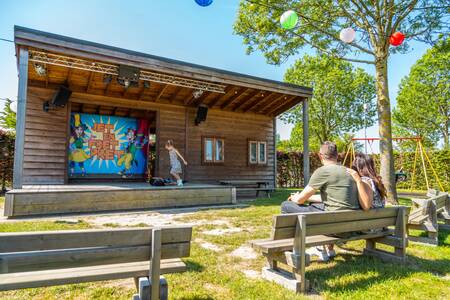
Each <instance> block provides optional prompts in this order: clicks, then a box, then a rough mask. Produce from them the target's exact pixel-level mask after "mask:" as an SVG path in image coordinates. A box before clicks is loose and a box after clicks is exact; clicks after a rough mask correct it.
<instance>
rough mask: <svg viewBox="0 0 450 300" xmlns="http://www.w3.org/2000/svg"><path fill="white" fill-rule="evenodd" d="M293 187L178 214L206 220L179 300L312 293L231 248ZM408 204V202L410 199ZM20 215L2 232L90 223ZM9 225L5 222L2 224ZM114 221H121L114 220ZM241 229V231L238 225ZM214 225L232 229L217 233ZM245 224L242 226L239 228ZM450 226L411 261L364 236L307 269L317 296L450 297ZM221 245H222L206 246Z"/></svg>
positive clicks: (117, 294) (89, 287)
mask: <svg viewBox="0 0 450 300" xmlns="http://www.w3.org/2000/svg"><path fill="white" fill-rule="evenodd" d="M290 192H291V191H279V192H276V193H275V194H274V196H273V197H272V199H259V200H258V201H256V202H254V203H251V204H250V206H249V207H247V208H236V209H220V210H207V211H199V212H196V213H193V214H188V215H185V216H184V217H183V218H182V219H178V221H180V220H181V221H184V222H186V223H189V222H196V224H200V225H197V226H195V227H194V235H193V239H194V241H193V243H192V251H191V256H190V258H188V259H186V260H185V261H186V262H187V264H188V271H187V272H185V273H182V274H171V275H167V276H166V278H167V279H168V282H169V297H170V298H171V299H205V300H206V299H305V298H310V297H311V295H308V296H301V295H296V294H294V293H292V292H290V291H288V290H286V289H284V288H282V287H280V286H278V285H276V284H273V283H270V282H267V281H265V280H262V279H260V278H249V277H247V276H246V275H245V274H244V272H247V273H251V271H253V273H251V274H253V275H255V274H256V275H257V274H259V272H260V270H261V268H262V267H263V266H264V263H265V262H264V260H263V258H262V257H261V256H260V255H257V256H256V258H255V259H244V258H242V257H236V256H232V255H231V253H232V252H233V251H234V250H236V249H238V248H239V247H241V246H243V245H245V244H246V243H247V242H248V241H249V240H253V239H259V238H266V237H268V236H269V232H270V227H271V220H272V215H274V214H278V213H279V211H280V209H279V205H280V203H281V202H282V201H283V199H285V198H286V197H287V195H288V194H289V193H290ZM402 203H405V204H406V203H408V201H407V199H402ZM25 223H26V222H15V223H11V224H8V225H0V231H5V230H7V231H22V230H50V229H67V228H71V229H83V228H87V227H89V224H87V223H86V222H79V223H74V224H72V223H71V224H67V223H56V222H42V221H41V222H36V224H25ZM2 226H3V227H2ZM111 226H112V227H114V226H113V225H111ZM233 229H234V230H233ZM211 230H225V231H226V230H229V232H228V233H225V234H222V235H211V234H208V231H211ZM238 230H240V231H238ZM449 233H450V232H445V231H444V232H441V233H440V235H439V240H440V246H438V247H429V246H421V245H417V244H412V243H411V244H410V246H409V247H408V249H407V254H408V262H407V264H406V265H398V264H391V263H383V262H381V261H380V260H378V259H376V258H372V257H365V256H362V255H361V251H362V249H363V242H352V243H348V244H346V245H345V248H346V252H345V253H344V252H343V250H341V249H338V252H339V250H340V254H339V255H338V256H337V257H336V258H335V259H334V261H332V262H328V263H317V262H316V263H312V264H311V266H309V267H307V272H306V276H307V278H308V279H309V280H311V282H314V283H315V289H316V290H315V295H313V296H315V297H319V298H325V299H446V298H447V297H448V295H449V294H450V275H449V273H450V236H449ZM205 245H214V246H215V247H216V250H218V251H213V250H209V249H205V248H204V246H205ZM133 293H135V290H134V287H133V284H132V279H129V280H124V281H109V282H100V283H88V284H79V285H67V286H61V287H50V288H41V289H29V290H22V291H12V292H5V293H0V298H1V299H130V298H131V295H132V294H133Z"/></svg>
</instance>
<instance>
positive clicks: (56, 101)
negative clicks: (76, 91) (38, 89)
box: [44, 85, 72, 111]
mask: <svg viewBox="0 0 450 300" xmlns="http://www.w3.org/2000/svg"><path fill="white" fill-rule="evenodd" d="M70 95H72V91H71V90H70V89H69V88H68V87H66V86H63V85H62V86H60V87H59V89H58V90H57V91H56V93H55V95H53V98H52V100H51V101H47V102H45V103H44V111H48V110H49V109H50V108H55V107H64V106H66V104H67V102H69V98H70Z"/></svg>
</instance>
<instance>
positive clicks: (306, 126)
mask: <svg viewBox="0 0 450 300" xmlns="http://www.w3.org/2000/svg"><path fill="white" fill-rule="evenodd" d="M308 101H309V99H308V98H306V99H303V185H304V186H306V185H307V184H308V182H309V115H308V104H309V103H308Z"/></svg>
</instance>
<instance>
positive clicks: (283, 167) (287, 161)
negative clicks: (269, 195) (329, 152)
mask: <svg viewBox="0 0 450 300" xmlns="http://www.w3.org/2000/svg"><path fill="white" fill-rule="evenodd" d="M344 156H345V153H340V154H339V158H338V160H339V161H342V160H343V158H344ZM373 156H374V161H375V162H376V163H377V167H378V169H379V160H380V159H379V155H378V154H376V155H373ZM428 156H429V158H430V161H431V163H432V164H433V167H434V169H435V171H436V173H437V175H438V177H439V180H440V181H441V183H442V185H443V187H444V189H445V190H447V191H448V190H450V150H439V151H429V152H428ZM394 157H395V169H396V170H400V169H401V168H402V169H403V172H405V173H406V174H407V180H406V181H405V182H399V183H398V185H397V187H398V188H403V189H409V188H410V186H411V177H412V173H413V165H414V153H410V152H408V153H403V154H400V153H394ZM309 160H310V169H311V173H312V172H314V170H315V169H317V168H318V167H320V166H321V163H320V160H319V156H318V154H317V153H310V157H309ZM277 171H278V175H277V184H278V186H279V187H301V186H303V154H302V153H301V152H281V151H278V152H277ZM426 171H427V174H428V180H429V185H430V187H435V188H437V187H438V185H437V182H436V180H435V178H434V176H433V172H432V170H431V168H430V166H429V165H428V164H427V169H426ZM415 178H416V179H415V184H414V189H415V190H425V189H426V183H425V176H424V171H423V167H422V165H421V160H420V158H419V159H418V161H417V166H416V175H415Z"/></svg>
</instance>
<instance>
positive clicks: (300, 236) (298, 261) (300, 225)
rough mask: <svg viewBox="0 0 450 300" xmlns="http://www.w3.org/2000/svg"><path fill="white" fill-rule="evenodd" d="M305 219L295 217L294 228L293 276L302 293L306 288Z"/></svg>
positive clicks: (303, 217) (300, 216)
mask: <svg viewBox="0 0 450 300" xmlns="http://www.w3.org/2000/svg"><path fill="white" fill-rule="evenodd" d="M305 241H306V219H305V216H303V215H299V216H298V217H297V226H296V229H295V237H294V253H293V256H294V257H293V258H294V262H295V263H294V264H295V266H296V267H295V268H294V276H295V278H296V279H297V280H298V281H300V292H301V293H304V292H305V291H306V289H307V285H306V279H305V264H306V259H305V256H306V253H305V251H306V248H305Z"/></svg>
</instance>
